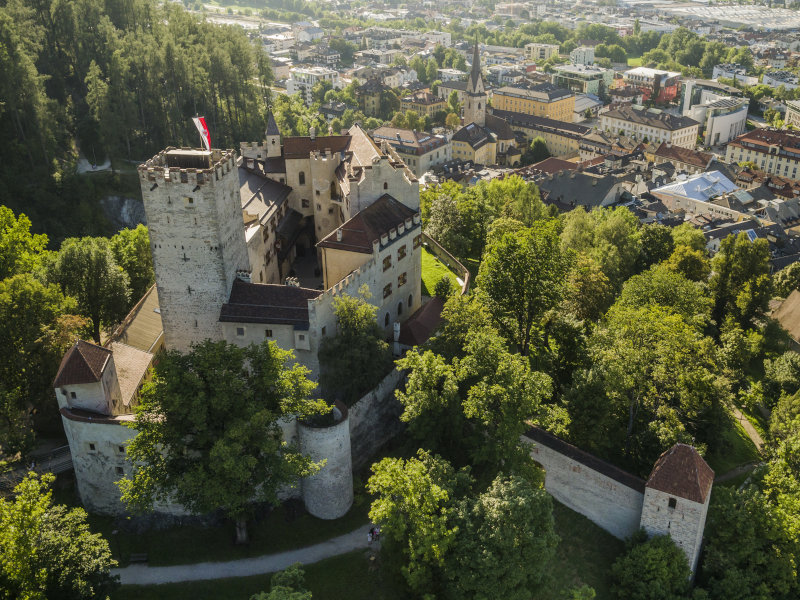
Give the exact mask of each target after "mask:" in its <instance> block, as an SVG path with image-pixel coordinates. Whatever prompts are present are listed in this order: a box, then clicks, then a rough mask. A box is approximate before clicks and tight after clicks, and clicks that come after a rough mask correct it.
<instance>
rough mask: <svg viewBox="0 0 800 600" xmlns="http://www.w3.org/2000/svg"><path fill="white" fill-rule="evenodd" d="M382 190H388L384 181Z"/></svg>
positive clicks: (387, 185)
mask: <svg viewBox="0 0 800 600" xmlns="http://www.w3.org/2000/svg"><path fill="white" fill-rule="evenodd" d="M383 189H385V190H388V189H389V184H388V183H386V182H385V181H384V182H383Z"/></svg>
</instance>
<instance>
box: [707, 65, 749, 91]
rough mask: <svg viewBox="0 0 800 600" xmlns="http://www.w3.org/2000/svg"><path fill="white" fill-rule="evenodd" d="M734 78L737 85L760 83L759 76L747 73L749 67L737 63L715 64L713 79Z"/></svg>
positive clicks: (712, 73) (712, 72)
mask: <svg viewBox="0 0 800 600" xmlns="http://www.w3.org/2000/svg"><path fill="white" fill-rule="evenodd" d="M720 77H721V78H723V79H732V80H733V81H734V82H735V83H736V84H737V85H748V86H749V85H758V77H756V76H753V75H748V74H747V67H745V66H743V65H740V64H737V63H723V64H720V65H714V69H713V70H712V71H711V79H719V78H720Z"/></svg>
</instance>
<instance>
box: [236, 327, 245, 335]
mask: <svg viewBox="0 0 800 600" xmlns="http://www.w3.org/2000/svg"><path fill="white" fill-rule="evenodd" d="M236 337H244V327H237V328H236Z"/></svg>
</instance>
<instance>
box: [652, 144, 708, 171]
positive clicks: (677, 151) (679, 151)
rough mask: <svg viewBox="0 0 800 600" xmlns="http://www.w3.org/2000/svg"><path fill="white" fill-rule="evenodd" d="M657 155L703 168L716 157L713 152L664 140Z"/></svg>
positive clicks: (667, 159) (666, 159)
mask: <svg viewBox="0 0 800 600" xmlns="http://www.w3.org/2000/svg"><path fill="white" fill-rule="evenodd" d="M655 156H657V157H658V158H661V159H663V160H665V161H677V162H681V163H685V164H689V165H692V166H694V167H698V168H701V169H705V168H706V167H707V166H708V164H709V163H710V162H711V159H712V158H714V155H713V154H709V153H707V152H697V151H696V150H691V149H689V148H682V147H680V146H675V145H673V144H671V143H669V142H662V143H661V145H660V146H659V147H658V149H657V150H656V153H655Z"/></svg>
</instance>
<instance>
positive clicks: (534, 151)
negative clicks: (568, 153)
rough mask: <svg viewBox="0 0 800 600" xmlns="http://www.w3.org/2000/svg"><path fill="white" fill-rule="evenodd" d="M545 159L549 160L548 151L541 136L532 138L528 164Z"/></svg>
mask: <svg viewBox="0 0 800 600" xmlns="http://www.w3.org/2000/svg"><path fill="white" fill-rule="evenodd" d="M546 158H550V150H548V149H547V142H546V141H545V140H544V138H543V137H541V136H537V137H535V138H533V140H531V145H530V154H529V160H530V162H531V163H538V162H541V161H543V160H544V159H546Z"/></svg>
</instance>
